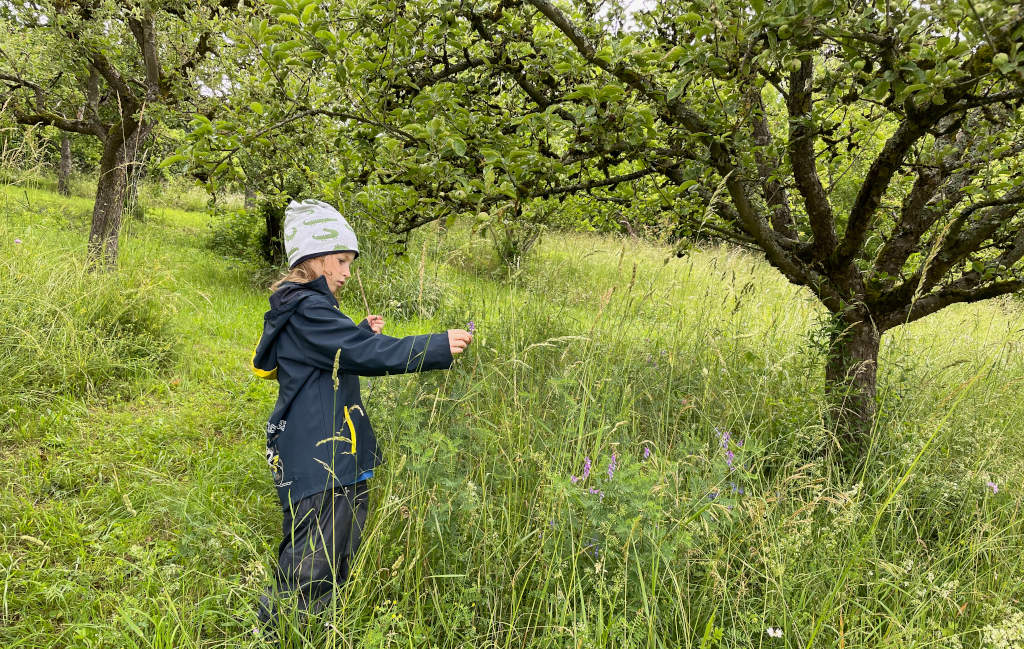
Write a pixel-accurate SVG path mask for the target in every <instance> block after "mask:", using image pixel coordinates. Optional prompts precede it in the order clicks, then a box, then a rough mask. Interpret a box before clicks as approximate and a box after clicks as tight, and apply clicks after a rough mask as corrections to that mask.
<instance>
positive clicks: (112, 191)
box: [89, 119, 152, 269]
mask: <svg viewBox="0 0 1024 649" xmlns="http://www.w3.org/2000/svg"><path fill="white" fill-rule="evenodd" d="M151 130H152V126H151V125H149V124H145V123H143V124H139V123H137V122H135V121H134V120H132V119H125V120H124V121H123V122H122V123H121V124H120V125H118V126H116V127H115V128H113V129H111V131H110V134H109V135H107V137H106V139H105V140H104V142H103V155H102V156H101V157H100V177H99V181H98V182H97V183H96V201H95V203H94V204H93V210H92V226H91V227H90V229H89V262H90V264H93V265H94V266H95V265H98V264H99V263H100V262H101V260H102V263H103V265H104V266H106V267H107V268H108V269H113V268H114V267H115V266H116V265H117V253H118V246H119V237H120V233H121V221H122V217H123V216H124V206H125V196H126V195H127V191H128V166H129V164H132V163H134V158H135V156H137V155H138V149H139V146H140V144H141V142H142V141H143V140H144V139H145V138H146V137H147V136H148V135H149V132H150V131H151ZM129 156H131V158H129Z"/></svg>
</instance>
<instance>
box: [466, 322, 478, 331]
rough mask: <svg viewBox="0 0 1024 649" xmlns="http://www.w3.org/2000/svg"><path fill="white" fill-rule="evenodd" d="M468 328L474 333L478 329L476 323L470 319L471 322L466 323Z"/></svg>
mask: <svg viewBox="0 0 1024 649" xmlns="http://www.w3.org/2000/svg"><path fill="white" fill-rule="evenodd" d="M466 329H467V330H468V331H469V333H471V334H472V333H473V332H474V331H476V323H475V322H473V321H472V320H470V321H469V324H468V325H466Z"/></svg>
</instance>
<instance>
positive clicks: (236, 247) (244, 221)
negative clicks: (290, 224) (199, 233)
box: [207, 209, 266, 264]
mask: <svg viewBox="0 0 1024 649" xmlns="http://www.w3.org/2000/svg"><path fill="white" fill-rule="evenodd" d="M265 230H266V224H265V223H264V222H263V218H262V217H261V216H260V215H259V213H258V212H257V211H256V210H246V209H237V210H216V211H214V212H213V214H212V216H211V218H210V231H209V234H208V236H207V245H208V246H209V247H210V249H211V250H213V251H214V252H216V253H218V254H221V255H224V256H226V257H233V258H236V259H243V260H245V261H249V262H253V263H257V264H262V263H264V262H263V249H262V242H263V232H264V231H265Z"/></svg>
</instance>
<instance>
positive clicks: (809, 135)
mask: <svg viewBox="0 0 1024 649" xmlns="http://www.w3.org/2000/svg"><path fill="white" fill-rule="evenodd" d="M813 81H814V67H813V59H812V58H811V55H809V54H806V55H804V56H801V57H800V69H799V70H797V71H795V72H793V73H791V74H790V77H789V99H788V100H787V102H786V107H787V109H788V111H789V158H790V161H791V162H792V164H793V179H794V181H795V182H796V187H797V189H798V190H800V195H801V196H803V199H804V207H805V209H806V210H807V219H808V221H809V222H810V225H811V232H812V234H813V236H814V255H815V257H816V258H818V259H825V258H826V257H828V256H829V255H831V254H832V252H833V251H834V250H835V248H836V244H837V243H838V240H837V238H836V228H835V222H834V220H833V218H832V206H831V205H830V204H829V202H828V197H827V196H826V195H825V189H824V188H823V187H822V186H821V180H820V179H819V178H818V170H817V168H816V167H815V164H814V157H815V156H814V140H815V137H816V135H817V130H816V128H815V126H814V124H813V123H812V122H811V120H812V119H813V118H812V117H811V90H812V83H813Z"/></svg>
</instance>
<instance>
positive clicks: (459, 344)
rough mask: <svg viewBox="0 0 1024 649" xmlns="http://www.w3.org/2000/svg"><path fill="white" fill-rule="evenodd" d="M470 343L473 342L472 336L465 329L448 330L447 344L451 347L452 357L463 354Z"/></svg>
mask: <svg viewBox="0 0 1024 649" xmlns="http://www.w3.org/2000/svg"><path fill="white" fill-rule="evenodd" d="M471 342H473V334H471V333H469V332H468V331H466V330H465V329H449V330H448V344H449V345H450V346H451V349H452V356H454V355H456V354H461V353H462V352H464V351H465V350H466V347H468V346H469V343H471Z"/></svg>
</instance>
